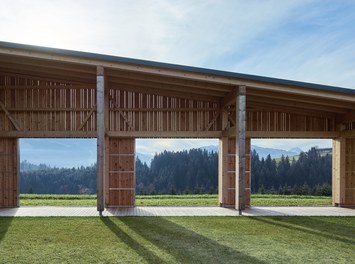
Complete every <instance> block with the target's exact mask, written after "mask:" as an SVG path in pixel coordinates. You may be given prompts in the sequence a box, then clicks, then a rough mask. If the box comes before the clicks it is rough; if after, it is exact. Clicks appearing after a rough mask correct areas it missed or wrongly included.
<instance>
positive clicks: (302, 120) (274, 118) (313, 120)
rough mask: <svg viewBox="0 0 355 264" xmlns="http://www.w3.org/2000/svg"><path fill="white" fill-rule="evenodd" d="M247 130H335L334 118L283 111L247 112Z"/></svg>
mask: <svg viewBox="0 0 355 264" xmlns="http://www.w3.org/2000/svg"><path fill="white" fill-rule="evenodd" d="M246 129H247V131H285V132H291V131H335V126H334V122H333V119H331V118H326V117H313V116H305V115H301V114H290V113H282V112H273V111H270V112H262V111H253V112H247V128H246Z"/></svg>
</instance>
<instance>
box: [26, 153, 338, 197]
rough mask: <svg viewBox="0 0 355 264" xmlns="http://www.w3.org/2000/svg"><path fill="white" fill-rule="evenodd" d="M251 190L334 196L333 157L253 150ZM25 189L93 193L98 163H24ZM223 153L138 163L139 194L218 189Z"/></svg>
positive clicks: (165, 155) (176, 155) (168, 156)
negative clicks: (262, 155)
mask: <svg viewBox="0 0 355 264" xmlns="http://www.w3.org/2000/svg"><path fill="white" fill-rule="evenodd" d="M251 163H252V180H251V188H252V193H271V194H304V195H331V178H332V169H331V166H332V158H331V155H325V156H322V155H320V154H319V153H318V152H317V149H316V148H312V149H310V150H309V151H308V152H302V153H301V154H300V156H299V157H296V158H291V159H290V158H289V157H284V156H282V157H281V158H280V159H272V158H271V157H270V155H269V156H267V157H266V158H265V159H264V158H261V159H260V158H259V155H258V154H257V153H256V151H255V150H254V151H253V152H252V155H251ZM20 177H21V180H20V184H21V193H37V194H94V193H95V192H96V165H93V166H89V167H83V166H82V167H77V168H55V167H50V166H47V165H45V164H40V165H34V164H31V163H28V162H26V161H23V162H21V172H20ZM217 190H218V153H216V152H208V151H207V150H202V149H191V150H188V151H187V150H185V151H177V152H171V151H164V152H162V153H160V154H156V155H155V156H154V158H153V160H152V162H151V165H150V166H148V165H147V164H146V163H142V162H141V161H140V160H139V159H137V161H136V193H137V194H192V193H193V194H202V193H210V194H212V193H217Z"/></svg>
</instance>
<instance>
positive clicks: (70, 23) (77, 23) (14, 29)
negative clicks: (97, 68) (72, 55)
mask: <svg viewBox="0 0 355 264" xmlns="http://www.w3.org/2000/svg"><path fill="white" fill-rule="evenodd" d="M0 4H1V9H0V40H1V41H8V42H16V43H23V44H33V45H40V46H48V47H54V48H63V49H72V50H80V51H87V52H94V53H102V54H107V55H115V56H122V57H130V58H137V59H146V60H152V61H160V62H167V63H175V64H182V65H188V66H197V67H203V68H210V69H218V70H226V71H232V72H239V73H247V74H255V75H261V76H267V77H276V78H282V79H290V80H297V81H304V82H312V83H319V84H326V85H333V86H340V87H346V88H351V89H353V88H355V85H354V79H355V52H354V51H355V30H354V24H355V15H354V14H355V1H353V0H341V1H339V0H319V1H317V0H312V1H310V0H295V1H292V0H288V1H282V0H270V1H268V0H259V1H258V0H251V1H244V0H240V1H238V0H186V1H185V0H179V1H161V0H157V1H154V0H145V1H143V0H136V1H128V0H126V1H123V0H112V1H110V0H101V1H91V0H82V1H80V0H79V1H75V0H70V1H67V0H60V1H56V0H51V1H48V0H31V1H29V0H0ZM139 142H140V143H139V146H137V151H139V150H149V151H151V152H159V151H161V150H164V148H166V147H167V146H169V147H171V148H172V149H181V148H182V147H183V148H189V147H191V146H192V147H195V146H196V144H197V143H196V142H198V141H190V142H187V143H186V142H185V143H182V141H173V140H159V142H158V143H157V141H154V142H153V141H149V140H146V141H144V140H140V141H139ZM213 142H216V141H206V140H201V144H203V145H210V144H214V143H213ZM253 142H254V144H257V145H259V146H262V147H275V148H282V149H290V148H292V147H295V146H298V147H300V148H301V149H303V150H307V149H309V148H310V147H311V146H315V145H317V146H319V147H330V146H331V141H329V140H315V141H313V140H307V141H305V140H297V141H294V140H293V141H292V140H286V141H275V140H255V141H253Z"/></svg>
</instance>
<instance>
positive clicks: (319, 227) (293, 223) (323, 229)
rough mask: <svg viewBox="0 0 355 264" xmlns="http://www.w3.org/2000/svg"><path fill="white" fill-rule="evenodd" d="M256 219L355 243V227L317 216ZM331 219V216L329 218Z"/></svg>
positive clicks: (256, 218)
mask: <svg viewBox="0 0 355 264" xmlns="http://www.w3.org/2000/svg"><path fill="white" fill-rule="evenodd" d="M253 219H255V220H257V221H260V222H263V223H267V224H271V225H277V226H280V227H283V228H287V229H290V230H295V231H300V232H304V233H307V234H311V235H315V236H322V237H325V238H328V239H332V240H337V241H340V242H343V243H347V244H352V245H355V227H354V226H352V225H343V224H338V223H336V222H335V221H329V222H327V221H323V220H320V219H318V218H317V217H304V216H303V217H285V216H282V217H255V218H253ZM330 219H332V218H330Z"/></svg>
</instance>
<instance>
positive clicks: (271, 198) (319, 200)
mask: <svg viewBox="0 0 355 264" xmlns="http://www.w3.org/2000/svg"><path fill="white" fill-rule="evenodd" d="M331 200H332V199H331V197H322V196H298V195H270V194H253V195H252V196H251V202H252V205H254V206H322V205H331V203H332V201H331ZM20 205H21V206H95V205H96V196H95V195H39V194H21V196H20ZM136 205H138V206H217V205H218V196H217V195H215V194H201V195H138V196H137V199H136Z"/></svg>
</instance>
